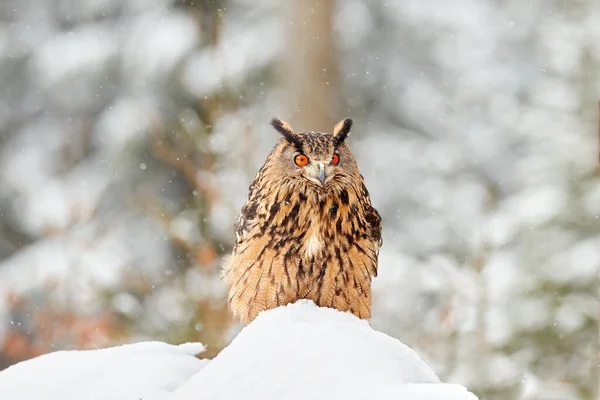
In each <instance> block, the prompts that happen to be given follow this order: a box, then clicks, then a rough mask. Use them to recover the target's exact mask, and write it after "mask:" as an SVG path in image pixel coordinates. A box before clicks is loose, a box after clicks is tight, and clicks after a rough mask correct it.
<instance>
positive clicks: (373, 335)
mask: <svg viewBox="0 0 600 400" xmlns="http://www.w3.org/2000/svg"><path fill="white" fill-rule="evenodd" d="M203 350H204V346H203V345H202V344H200V343H186V344H182V345H179V346H172V345H168V344H166V343H160V342H145V343H138V344H131V345H124V346H119V347H113V348H108V349H102V350H87V351H58V352H55V353H50V354H46V355H43V356H40V357H37V358H34V359H32V360H28V361H24V362H21V363H19V364H17V365H14V366H12V367H9V368H8V369H6V370H4V371H2V372H0V399H2V400H4V399H10V400H33V399H44V400H100V399H102V400H140V399H143V400H197V399H200V398H201V399H222V400H227V399H231V400H238V399H260V400H275V399H277V400H279V399H332V398H343V399H345V400H348V399H359V398H360V399H366V398H368V399H378V400H383V399H390V400H391V399H403V400H476V397H475V396H474V395H472V394H471V393H469V392H468V391H467V390H466V389H465V388H464V387H462V386H460V385H453V384H444V383H440V381H439V379H438V377H437V376H436V375H435V374H434V373H433V371H432V370H431V369H430V368H429V367H428V366H427V365H426V364H425V363H424V362H423V361H422V360H421V359H420V358H419V356H418V355H417V354H416V353H415V352H414V351H413V350H411V349H410V348H408V347H407V346H405V345H404V344H402V343H401V342H400V341H398V340H396V339H393V338H391V337H389V336H387V335H385V334H383V333H381V332H377V331H375V330H373V329H372V328H371V326H370V325H369V323H368V322H367V321H363V320H360V319H358V318H357V317H355V316H354V315H352V314H350V313H343V312H340V311H337V310H334V309H331V308H321V307H317V306H316V305H315V304H314V303H312V302H310V301H305V300H302V301H299V302H297V303H295V304H291V305H288V306H285V307H279V308H276V309H273V310H269V311H265V312H262V313H261V314H259V316H258V317H257V318H256V319H255V320H254V321H253V322H252V323H251V324H249V325H248V326H247V327H245V328H244V329H243V330H242V331H241V332H240V333H239V334H238V336H237V337H236V338H235V339H234V340H233V342H232V343H231V344H230V345H229V346H228V347H227V348H225V349H224V350H223V351H222V352H221V353H219V355H218V356H217V357H215V358H214V359H213V360H212V361H209V360H199V359H197V358H196V357H194V356H195V355H196V354H198V353H201V352H202V351H203Z"/></svg>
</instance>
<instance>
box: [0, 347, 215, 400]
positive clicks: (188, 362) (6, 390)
mask: <svg viewBox="0 0 600 400" xmlns="http://www.w3.org/2000/svg"><path fill="white" fill-rule="evenodd" d="M203 350H204V346H203V345H202V344H200V343H186V344H182V345H180V346H172V345H168V344H165V343H160V342H144V343H137V344H130V345H124V346H118V347H112V348H108V349H101V350H85V351H75V350H73V351H57V352H54V353H50V354H45V355H43V356H40V357H37V358H34V359H32V360H29V361H24V362H21V363H19V364H16V365H13V366H11V367H9V368H7V369H6V370H4V371H2V372H0V399H7V400H8V399H10V400H33V399H44V400H55V399H56V400H76V399H77V400H83V399H85V400H95V399H98V400H112V399H114V400H126V399H127V400H129V399H131V400H134V399H140V398H141V397H142V396H148V395H156V394H159V393H162V392H165V391H172V390H173V389H175V388H176V387H178V386H179V385H181V384H182V383H183V382H184V381H185V380H186V379H187V378H189V377H190V376H191V375H192V374H193V373H195V372H197V371H198V370H199V369H200V368H202V366H203V365H205V364H206V363H207V361H206V360H200V359H198V358H196V357H194V356H195V355H196V354H198V353H201V352H202V351H203Z"/></svg>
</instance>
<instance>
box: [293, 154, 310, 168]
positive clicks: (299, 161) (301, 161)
mask: <svg viewBox="0 0 600 400" xmlns="http://www.w3.org/2000/svg"><path fill="white" fill-rule="evenodd" d="M294 162H295V163H296V165H297V166H299V167H305V166H306V165H307V164H308V157H306V156H305V155H304V154H298V155H297V156H296V157H294Z"/></svg>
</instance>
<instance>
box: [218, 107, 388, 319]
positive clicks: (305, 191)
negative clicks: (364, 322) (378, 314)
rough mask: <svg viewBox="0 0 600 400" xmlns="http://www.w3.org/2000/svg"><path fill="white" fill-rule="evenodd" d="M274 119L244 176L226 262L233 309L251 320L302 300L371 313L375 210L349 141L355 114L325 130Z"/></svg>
mask: <svg viewBox="0 0 600 400" xmlns="http://www.w3.org/2000/svg"><path fill="white" fill-rule="evenodd" d="M271 125H272V126H273V127H274V128H275V129H276V130H277V131H278V132H279V133H280V134H281V139H280V141H279V142H278V144H277V145H276V146H275V148H274V149H273V151H272V152H271V153H270V154H269V156H268V157H267V160H266V161H265V163H264V165H263V166H262V168H261V169H260V170H259V172H258V174H257V175H256V178H255V179H254V181H253V182H252V184H251V185H250V189H249V194H248V198H247V201H246V204H245V205H244V206H243V208H242V211H241V215H240V216H239V218H238V220H237V223H236V224H235V233H236V240H235V244H234V247H233V252H232V254H231V256H230V257H229V258H228V260H226V262H225V264H224V268H223V280H224V282H225V283H226V285H227V287H228V294H229V296H228V297H229V307H230V310H231V312H232V313H233V315H234V316H235V317H236V318H239V319H240V320H241V321H242V322H244V323H249V322H251V321H252V320H253V319H254V318H256V316H257V315H258V313H259V312H261V311H264V310H268V309H272V308H275V307H278V306H283V305H286V304H289V303H293V302H295V301H297V300H300V299H308V300H312V301H313V302H314V303H316V304H317V305H318V306H322V307H331V308H335V309H338V310H340V311H344V312H346V311H349V312H351V313H353V314H354V315H356V316H357V317H359V318H363V319H368V318H370V317H371V280H372V278H373V277H374V276H376V275H377V261H378V256H379V248H380V247H381V243H382V240H381V217H380V216H379V213H378V212H377V210H375V208H373V206H372V205H371V200H370V197H369V192H368V190H367V188H366V186H365V184H364V180H363V176H362V175H361V174H360V172H359V169H358V166H357V164H356V161H355V160H354V157H353V156H352V153H351V151H350V149H349V148H348V146H347V144H346V139H347V137H348V135H349V133H350V128H351V127H352V120H351V119H349V118H348V119H344V120H342V121H340V122H338V123H337V124H336V125H335V127H334V129H333V133H332V134H331V133H322V132H303V133H296V132H294V130H293V129H292V127H291V126H290V125H289V124H288V123H286V122H284V121H281V120H279V119H273V120H272V122H271Z"/></svg>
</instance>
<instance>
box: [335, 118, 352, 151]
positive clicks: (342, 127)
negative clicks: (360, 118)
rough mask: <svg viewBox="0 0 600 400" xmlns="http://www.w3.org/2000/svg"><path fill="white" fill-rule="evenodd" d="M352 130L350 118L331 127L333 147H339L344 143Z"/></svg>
mask: <svg viewBox="0 0 600 400" xmlns="http://www.w3.org/2000/svg"><path fill="white" fill-rule="evenodd" d="M350 128H352V118H346V119H343V120H341V121H340V122H338V123H337V124H335V126H334V127H333V136H334V138H335V145H336V146H339V145H340V144H342V143H344V140H346V138H347V137H348V134H349V133H350Z"/></svg>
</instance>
